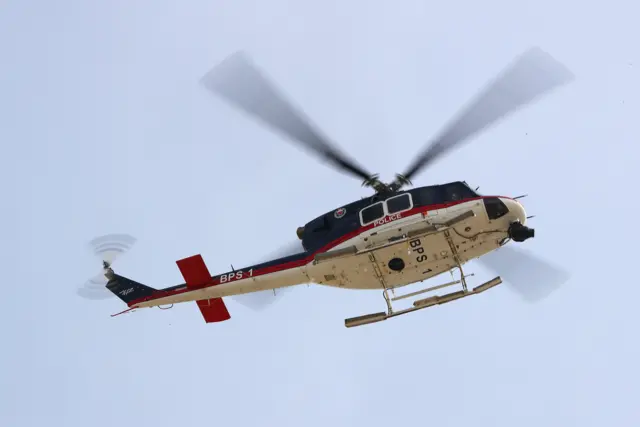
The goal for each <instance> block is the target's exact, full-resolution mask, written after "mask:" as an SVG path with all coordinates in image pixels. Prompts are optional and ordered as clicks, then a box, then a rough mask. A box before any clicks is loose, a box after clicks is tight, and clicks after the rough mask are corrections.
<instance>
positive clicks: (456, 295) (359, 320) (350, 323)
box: [344, 212, 502, 328]
mask: <svg viewBox="0 0 640 427" xmlns="http://www.w3.org/2000/svg"><path fill="white" fill-rule="evenodd" d="M473 215H474V214H473V212H466V213H464V214H462V215H460V216H459V217H456V218H453V219H452V220H450V221H449V222H448V223H446V224H443V225H444V226H446V227H447V228H445V229H444V230H441V232H442V233H444V237H445V239H446V240H447V243H448V244H449V248H450V249H451V254H452V256H453V260H454V261H455V263H456V267H454V268H455V269H457V270H458V271H459V272H460V279H458V280H453V281H451V282H448V283H444V284H442V285H437V286H432V287H430V288H426V289H422V290H420V291H416V292H411V293H409V294H405V295H401V296H398V297H396V296H395V295H394V297H393V298H392V297H390V296H389V289H388V288H387V287H386V285H385V282H384V280H382V279H381V281H380V283H381V284H382V286H383V288H384V291H383V296H384V300H385V303H386V304H387V311H386V312H380V313H373V314H366V315H364V316H358V317H352V318H350V319H345V321H344V325H345V326H346V327H347V328H352V327H354V326H361V325H367V324H369V323H376V322H381V321H383V320H387V319H389V318H391V317H396V316H400V315H402V314H407V313H411V312H414V311H418V310H422V309H423V308H428V307H433V306H434V305H440V304H445V303H448V302H451V301H455V300H457V299H461V298H465V297H468V296H470V295H476V294H479V293H481V292H484V291H486V290H488V289H491V288H493V287H495V286H498V285H499V284H501V283H502V279H501V278H500V276H498V277H495V278H493V279H491V280H489V281H488V282H486V283H483V284H482V285H480V286H478V287H475V288H473V290H471V291H470V290H469V288H468V287H467V280H466V279H467V277H470V276H473V274H469V275H466V276H465V274H464V271H463V270H462V261H461V259H460V255H459V254H458V250H457V248H456V245H455V243H454V242H453V240H452V238H451V233H450V230H449V229H448V227H451V226H452V225H453V224H456V223H458V222H460V221H464V220H465V219H467V218H469V217H471V216H473ZM370 258H371V261H372V262H373V263H374V266H375V265H376V264H375V257H374V256H373V255H372V254H371V255H370ZM452 271H453V270H452ZM378 276H379V277H381V275H380V274H378ZM454 285H461V287H462V289H461V290H459V291H457V292H452V293H449V294H445V295H436V296H431V297H428V298H423V299H419V300H416V301H414V302H413V307H411V308H407V309H404V310H398V311H395V310H394V309H393V305H392V302H393V301H398V300H401V299H405V298H410V297H414V296H417V295H421V294H425V293H427V292H433V291H436V290H438V289H442V288H446V287H448V286H454ZM392 292H393V290H392Z"/></svg>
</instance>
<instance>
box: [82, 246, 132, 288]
mask: <svg viewBox="0 0 640 427" xmlns="http://www.w3.org/2000/svg"><path fill="white" fill-rule="evenodd" d="M135 243H136V238H135V237H133V236H130V235H128V234H106V235H104V236H100V237H96V238H95V239H93V240H91V242H89V248H90V249H91V251H92V252H93V253H94V254H95V255H96V256H97V257H99V259H100V260H101V261H102V271H101V272H100V273H99V274H97V275H96V276H94V277H92V278H90V279H89V280H87V281H86V282H85V283H84V284H83V286H81V287H79V288H78V289H77V290H76V293H77V294H78V295H79V296H80V297H82V298H85V299H89V300H103V299H107V298H111V297H113V293H111V292H110V291H109V290H108V289H107V288H106V285H107V281H108V280H107V278H106V276H105V274H107V272H108V270H109V269H110V268H111V264H113V262H115V260H116V259H117V258H118V257H119V256H120V255H122V254H124V253H125V252H128V251H129V250H130V249H131V247H132V246H133V245H134V244H135Z"/></svg>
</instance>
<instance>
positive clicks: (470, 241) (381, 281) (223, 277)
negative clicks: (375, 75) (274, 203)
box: [129, 182, 526, 307]
mask: <svg viewBox="0 0 640 427" xmlns="http://www.w3.org/2000/svg"><path fill="white" fill-rule="evenodd" d="M461 218H462V220H460V219H461ZM452 220H454V221H457V222H456V223H455V224H454V225H449V226H447V224H448V223H450V222H451V221H452ZM525 221H526V215H525V211H524V208H523V207H522V205H521V204H520V203H519V202H518V201H517V200H514V199H511V198H508V197H497V196H481V195H479V194H477V193H476V192H475V191H473V190H472V189H471V188H469V187H468V186H467V185H466V184H465V183H463V182H454V183H449V184H444V185H438V186H430V187H420V188H415V189H411V190H409V191H405V192H400V193H396V194H389V195H380V194H377V195H375V196H373V197H369V198H365V199H362V200H359V201H357V202H353V203H350V204H348V205H345V206H342V207H339V208H337V209H335V210H332V211H331V212H327V213H326V214H324V215H322V216H320V217H318V218H316V219H314V220H313V221H310V222H309V223H307V224H306V225H305V226H304V227H303V228H301V229H299V230H298V236H299V237H300V238H301V240H302V243H303V246H304V248H305V251H304V252H301V253H299V254H295V255H292V256H289V257H286V258H281V259H276V260H273V261H269V262H266V263H262V264H257V265H253V266H249V267H246V268H242V269H238V270H234V271H230V272H227V273H224V274H220V275H216V276H213V277H212V278H211V281H210V282H209V283H207V284H206V285H203V286H201V287H199V288H197V289H194V288H188V289H187V287H186V285H177V286H173V287H170V288H166V289H162V290H159V291H158V293H157V294H156V295H154V296H153V297H152V298H147V299H146V300H144V301H132V302H131V303H129V306H130V307H134V306H135V307H151V306H157V305H165V304H173V303H179V302H186V301H195V300H202V299H208V298H218V297H225V296H230V295H238V294H245V293H250V292H256V291H261V290H266V289H277V288H281V287H287V286H293V285H297V284H304V283H315V284H320V285H326V286H334V287H340V288H346V289H382V288H387V289H394V288H398V287H402V286H405V285H408V284H411V283H414V282H418V281H422V280H425V279H429V278H431V277H434V276H436V275H438V274H441V273H443V272H446V271H449V270H451V269H452V268H454V267H455V266H456V263H458V262H460V263H465V262H467V261H469V260H471V259H474V258H477V257H480V256H482V255H484V254H486V253H488V252H491V251H493V250H495V249H497V248H498V247H499V246H500V245H501V244H502V243H503V242H504V240H505V239H506V238H507V237H508V229H509V226H510V224H512V223H514V222H520V223H521V224H523V225H524V223H525ZM445 229H446V230H448V232H447V233H446V234H445V233H444V231H443V230H445ZM452 245H453V246H454V247H452Z"/></svg>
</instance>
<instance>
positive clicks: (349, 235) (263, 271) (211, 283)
mask: <svg viewBox="0 0 640 427" xmlns="http://www.w3.org/2000/svg"><path fill="white" fill-rule="evenodd" d="M495 197H500V198H503V199H510V197H505V196H479V197H473V198H470V199H463V200H458V201H455V202H448V203H441V204H437V205H428V206H420V207H416V208H413V209H411V210H409V211H405V212H402V218H406V217H408V216H412V215H416V214H419V213H422V214H426V213H427V212H429V211H433V210H438V209H446V208H448V207H451V206H455V205H460V204H462V203H467V202H471V201H474V200H482V199H486V198H495ZM402 218H400V219H402ZM387 224H388V223H387ZM373 228H375V226H374V225H373V224H369V225H366V226H364V227H360V228H358V229H357V230H354V231H352V232H350V233H347V234H345V235H343V236H342V237H340V238H338V239H336V240H334V241H332V242H330V243H328V244H326V245H325V246H323V247H321V248H320V249H318V250H316V251H315V252H313V253H310V254H309V255H307V256H306V257H305V258H302V259H299V260H296V261H289V262H285V263H282V264H276V265H272V266H268V267H264V268H261V269H259V270H253V274H252V277H257V276H262V275H265V274H270V273H276V272H278V271H283V270H289V269H292V268H296V267H301V266H303V265H306V264H308V263H309V262H311V261H312V260H313V258H314V257H315V256H316V254H318V253H322V252H327V251H329V250H331V249H332V248H334V247H336V246H338V245H339V244H341V243H343V242H346V241H347V240H350V239H353V238H354V237H356V236H358V235H360V234H362V233H364V232H365V231H368V230H371V229H373ZM218 284H220V279H213V278H212V277H210V276H209V280H208V281H207V282H206V283H204V284H202V285H199V286H194V287H191V286H189V288H188V289H182V290H178V291H173V292H171V291H169V292H168V291H162V290H159V291H158V292H157V293H155V294H154V295H153V296H151V297H146V298H141V299H140V300H136V301H132V302H130V303H129V307H131V306H132V305H135V304H139V303H141V302H144V301H149V300H154V299H159V298H164V297H167V296H173V295H179V294H181V293H184V292H190V291H193V290H195V289H202V288H207V287H210V286H215V285H218Z"/></svg>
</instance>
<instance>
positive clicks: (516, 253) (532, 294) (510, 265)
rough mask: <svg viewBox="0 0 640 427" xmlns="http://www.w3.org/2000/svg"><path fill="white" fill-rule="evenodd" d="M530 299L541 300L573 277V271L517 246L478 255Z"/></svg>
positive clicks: (523, 295)
mask: <svg viewBox="0 0 640 427" xmlns="http://www.w3.org/2000/svg"><path fill="white" fill-rule="evenodd" d="M478 261H480V263H481V264H483V265H484V266H485V267H487V268H488V269H490V270H492V271H493V272H494V273H495V274H497V275H500V276H501V277H502V278H503V279H504V280H505V282H507V283H508V284H509V285H511V288H512V289H513V290H515V291H516V292H517V293H518V294H520V296H521V297H522V298H524V299H525V300H526V301H528V302H536V301H540V300H542V299H544V298H546V297H547V296H549V295H550V294H551V293H552V292H553V291H555V290H556V289H558V288H559V287H560V286H561V285H562V284H563V283H565V282H566V281H567V280H569V277H570V275H569V273H568V272H566V271H564V270H562V269H560V268H558V267H555V266H553V265H551V264H548V263H547V262H545V261H543V260H541V259H539V258H537V257H534V256H533V255H531V254H529V253H527V252H525V251H522V250H518V249H517V248H514V247H513V246H503V247H501V248H499V249H497V250H496V251H494V252H490V253H488V254H486V255H484V256H482V257H480V258H479V259H478Z"/></svg>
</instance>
